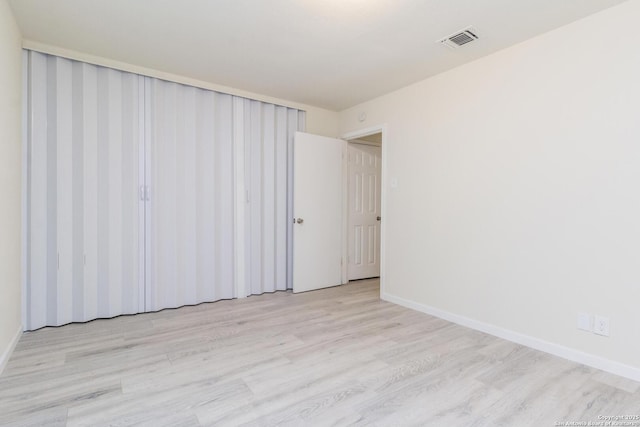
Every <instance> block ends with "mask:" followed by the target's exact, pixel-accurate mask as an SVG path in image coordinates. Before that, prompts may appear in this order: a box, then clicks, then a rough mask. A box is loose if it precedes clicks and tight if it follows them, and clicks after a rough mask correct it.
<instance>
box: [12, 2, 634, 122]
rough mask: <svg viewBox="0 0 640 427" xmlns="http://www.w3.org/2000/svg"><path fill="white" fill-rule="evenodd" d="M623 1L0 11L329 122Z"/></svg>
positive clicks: (26, 6) (102, 5)
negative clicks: (318, 113) (473, 34)
mask: <svg viewBox="0 0 640 427" xmlns="http://www.w3.org/2000/svg"><path fill="white" fill-rule="evenodd" d="M623 1H624V0H10V4H11V6H12V8H13V11H14V13H15V16H16V19H17V20H18V24H19V26H20V28H21V30H22V32H23V36H24V38H25V39H27V40H31V41H34V42H40V43H46V44H49V45H53V46H57V47H62V48H65V49H71V50H75V51H79V52H83V53H88V54H91V55H97V56H101V57H105V58H109V59H114V60H118V61H123V62H127V63H131V64H135V65H139V66H144V67H148V68H153V69H156V70H160V71H165V72H169V73H174V74H179V75H183V76H185V77H190V78H194V79H199V80H203V81H207V82H211V83H215V84H219V85H225V86H231V87H235V88H237V89H242V90H245V91H251V92H256V93H260V94H263V95H269V96H273V97H277V98H282V99H287V100H291V101H295V102H300V103H305V104H309V105H314V106H318V107H324V108H328V109H331V110H335V111H339V110H342V109H345V108H347V107H350V106H353V105H355V104H358V103H360V102H363V101H366V100H369V99H371V98H374V97H376V96H379V95H382V94H385V93H387V92H390V91H392V90H395V89H398V88H401V87H403V86H406V85H409V84H411V83H414V82H417V81H419V80H422V79H425V78H427V77H429V76H432V75H434V74H437V73H440V72H442V71H445V70H447V69H450V68H453V67H455V66H458V65H460V64H462V63H465V62H469V61H471V60H473V59H476V58H479V57H481V56H484V55H487V54H489V53H491V52H494V51H497V50H500V49H503V48H505V47H508V46H510V45H513V44H515V43H518V42H521V41H523V40H526V39H528V38H531V37H533V36H535V35H538V34H541V33H543V32H546V31H549V30H551V29H554V28H557V27H560V26H562V25H565V24H567V23H569V22H572V21H575V20H577V19H579V18H582V17H584V16H587V15H589V14H592V13H595V12H597V11H599V10H602V9H605V8H608V7H611V6H613V5H616V4H619V3H622V2H623ZM468 25H473V26H474V27H475V28H476V30H477V31H478V34H479V36H480V39H479V40H478V41H477V42H474V43H472V44H471V45H468V46H465V47H464V48H461V49H459V50H449V49H447V48H446V47H443V46H441V45H439V44H438V43H436V42H435V41H436V40H437V39H439V38H441V37H444V36H447V35H449V34H450V33H452V32H454V31H457V30H460V29H462V28H464V27H466V26H468ZM559 42H562V41H561V40H559Z"/></svg>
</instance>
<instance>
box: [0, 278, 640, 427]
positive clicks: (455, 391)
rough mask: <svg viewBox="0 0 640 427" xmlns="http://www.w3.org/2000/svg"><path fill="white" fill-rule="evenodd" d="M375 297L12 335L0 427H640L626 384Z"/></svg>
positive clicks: (302, 297) (635, 394) (349, 293)
mask: <svg viewBox="0 0 640 427" xmlns="http://www.w3.org/2000/svg"><path fill="white" fill-rule="evenodd" d="M378 295H379V286H378V281H377V280H368V281H360V282H352V283H351V284H349V285H345V286H341V287H337V288H331V289H325V290H321V291H315V292H309V293H305V294H298V295H293V294H291V293H285V292H280V293H276V294H270V295H262V296H254V297H250V298H247V299H244V300H233V301H220V302H216V303H211V304H202V305H199V306H195V307H183V308H180V309H176V310H165V311H162V312H158V313H148V314H141V315H136V316H124V317H119V318H115V319H110V320H97V321H94V322H90V323H86V324H72V325H67V326H64V327H60V328H46V329H42V330H39V331H36V332H32V333H27V334H24V336H23V337H22V339H21V340H20V342H19V343H18V346H17V348H16V350H15V352H14V354H13V356H12V358H11V360H10V361H9V364H8V365H7V368H6V369H5V372H4V373H3V374H2V376H1V377H0V425H19V426H31V425H47V426H65V425H68V426H80V425H82V426H102V425H115V426H128V425H149V426H197V425H229V426H236V425H252V426H271V425H291V426H302V425H314V426H315V425H318V426H325V425H327V426H329V425H357V426H360V425H363V426H364V425H376V426H410V425H427V426H554V425H555V423H556V422H561V421H585V422H586V421H597V420H598V416H615V415H622V414H640V383H637V382H633V381H630V380H625V379H623V378H619V377H616V376H613V375H609V374H606V373H604V372H601V371H598V370H595V369H592V368H588V367H585V366H582V365H579V364H576V363H572V362H569V361H567V360H564V359H560V358H558V357H554V356H551V355H548V354H545V353H541V352H539V351H535V350H532V349H528V348H526V347H522V346H519V345H516V344H512V343H510V342H507V341H504V340H501V339H499V338H495V337H492V336H489V335H486V334H483V333H480V332H476V331H473V330H470V329H467V328H464V327H461V326H457V325H455V324H452V323H449V322H446V321H444V320H440V319H437V318H434V317H431V316H428V315H425V314H422V313H418V312H415V311H412V310H409V309H406V308H403V307H400V306H397V305H394V304H391V303H387V302H383V301H380V300H379V298H378ZM637 425H638V426H640V422H639V423H638V424H637Z"/></svg>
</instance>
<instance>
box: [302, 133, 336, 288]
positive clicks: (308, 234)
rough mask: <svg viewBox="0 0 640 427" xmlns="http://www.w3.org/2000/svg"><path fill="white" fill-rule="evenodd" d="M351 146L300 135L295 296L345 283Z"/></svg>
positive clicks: (332, 139)
mask: <svg viewBox="0 0 640 427" xmlns="http://www.w3.org/2000/svg"><path fill="white" fill-rule="evenodd" d="M346 145H347V143H346V141H343V140H341V139H334V138H326V137H322V136H317V135H311V134H308V133H303V132H296V136H295V141H294V160H293V216H294V221H295V224H294V227H293V292H304V291H311V290H314V289H321V288H326V287H330V286H336V285H340V284H342V239H343V234H342V218H343V217H342V213H343V204H342V203H343V159H344V154H345V151H346Z"/></svg>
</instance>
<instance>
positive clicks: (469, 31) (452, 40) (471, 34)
mask: <svg viewBox="0 0 640 427" xmlns="http://www.w3.org/2000/svg"><path fill="white" fill-rule="evenodd" d="M475 40H478V35H477V33H476V30H475V29H474V28H473V27H468V28H465V29H464V30H460V31H456V32H455V33H453V34H451V35H450V36H447V37H445V38H443V39H440V40H438V42H439V43H442V44H443V45H445V46H447V47H449V48H451V49H457V48H459V47H461V46H464V45H465V44H468V43H471V42H472V41H475Z"/></svg>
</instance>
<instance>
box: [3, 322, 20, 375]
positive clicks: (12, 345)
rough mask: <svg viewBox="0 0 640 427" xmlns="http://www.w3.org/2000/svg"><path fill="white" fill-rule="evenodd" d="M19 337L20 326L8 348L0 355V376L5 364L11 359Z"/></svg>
mask: <svg viewBox="0 0 640 427" xmlns="http://www.w3.org/2000/svg"><path fill="white" fill-rule="evenodd" d="M21 336H22V326H20V327H18V330H17V331H16V334H15V335H14V336H13V339H12V340H11V342H10V343H9V346H8V347H7V349H6V350H5V351H4V353H2V355H0V375H2V372H3V371H4V368H5V367H6V366H7V362H8V361H9V358H10V357H11V354H12V353H13V350H14V349H15V348H16V345H17V344H18V341H19V340H20V337H21Z"/></svg>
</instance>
